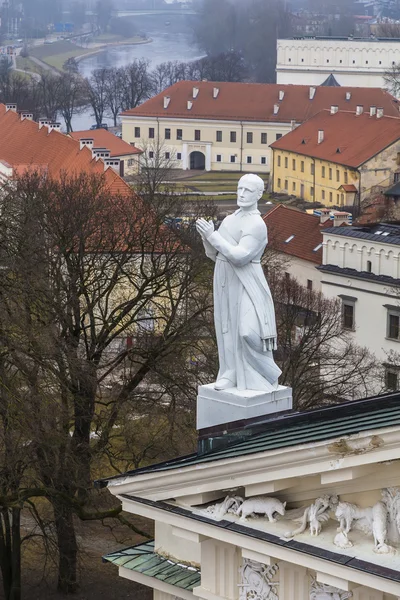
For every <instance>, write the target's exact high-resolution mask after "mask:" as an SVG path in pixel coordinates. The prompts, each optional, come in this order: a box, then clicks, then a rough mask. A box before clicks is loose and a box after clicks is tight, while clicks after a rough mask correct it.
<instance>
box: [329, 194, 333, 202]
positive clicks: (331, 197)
mask: <svg viewBox="0 0 400 600" xmlns="http://www.w3.org/2000/svg"><path fill="white" fill-rule="evenodd" d="M329 202H333V194H332V192H329Z"/></svg>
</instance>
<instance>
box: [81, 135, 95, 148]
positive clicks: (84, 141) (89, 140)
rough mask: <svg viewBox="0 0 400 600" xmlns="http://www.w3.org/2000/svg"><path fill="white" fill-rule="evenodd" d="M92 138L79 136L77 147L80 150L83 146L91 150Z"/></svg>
mask: <svg viewBox="0 0 400 600" xmlns="http://www.w3.org/2000/svg"><path fill="white" fill-rule="evenodd" d="M93 144H94V139H93V138H81V139H80V140H79V148H80V150H82V149H83V148H84V147H85V146H87V147H88V148H89V150H91V149H92V148H93Z"/></svg>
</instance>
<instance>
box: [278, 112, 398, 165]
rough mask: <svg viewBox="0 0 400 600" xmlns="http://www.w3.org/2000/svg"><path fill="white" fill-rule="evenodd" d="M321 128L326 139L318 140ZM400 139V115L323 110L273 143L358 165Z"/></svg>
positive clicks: (296, 150)
mask: <svg viewBox="0 0 400 600" xmlns="http://www.w3.org/2000/svg"><path fill="white" fill-rule="evenodd" d="M318 131H323V141H322V142H321V143H318ZM398 139H400V118H399V117H388V116H383V117H381V118H379V119H378V118H377V117H376V116H373V117H370V116H369V113H365V112H364V113H363V114H361V115H356V113H355V112H349V111H339V112H337V113H336V114H331V113H330V111H329V110H323V111H321V112H320V113H318V114H317V115H315V116H314V117H311V119H309V120H308V121H306V122H305V123H303V124H302V125H299V127H296V129H294V130H293V131H290V132H289V133H287V134H286V135H284V136H283V137H282V138H281V139H280V140H277V141H276V142H274V143H273V144H271V148H273V149H276V150H287V151H289V152H296V153H297V154H304V156H311V157H313V158H318V159H321V160H326V161H330V162H333V163H338V164H341V165H345V166H349V167H353V168H357V167H359V166H360V165H362V164H363V163H365V162H366V161H367V160H368V159H370V158H372V157H373V156H375V155H376V154H378V153H379V152H381V151H382V150H384V149H385V148H387V147H388V146H390V145H391V144H393V143H394V142H396V140H398Z"/></svg>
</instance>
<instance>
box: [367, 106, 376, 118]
mask: <svg viewBox="0 0 400 600" xmlns="http://www.w3.org/2000/svg"><path fill="white" fill-rule="evenodd" d="M375 115H376V106H370V107H369V116H370V117H374V116H375Z"/></svg>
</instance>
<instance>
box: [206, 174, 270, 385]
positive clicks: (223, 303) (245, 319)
mask: <svg viewBox="0 0 400 600" xmlns="http://www.w3.org/2000/svg"><path fill="white" fill-rule="evenodd" d="M263 191H264V182H263V180H262V179H261V178H260V177H258V176H257V175H245V176H244V177H242V178H241V179H240V181H239V185H238V194H237V204H238V206H239V209H238V210H237V211H236V212H235V213H233V214H232V215H228V216H227V217H226V218H225V219H224V220H223V221H222V224H221V226H220V227H219V229H218V231H215V230H214V224H213V223H212V222H211V221H206V220H205V219H199V220H198V221H197V223H196V228H197V231H198V232H199V233H200V235H201V237H202V240H203V244H204V247H205V251H206V254H207V256H208V257H209V258H211V260H213V261H215V270H214V321H215V328H216V333H217V343H218V355H219V373H218V377H217V381H216V383H215V386H214V387H215V389H216V390H227V389H231V388H237V390H238V391H243V390H256V391H263V392H272V391H275V390H276V389H277V387H278V378H279V375H280V374H281V371H280V369H279V367H278V366H277V365H276V364H275V362H274V359H273V355H272V351H273V350H275V349H276V322H275V310H274V304H273V300H272V296H271V292H270V289H269V286H268V283H267V281H266V279H265V276H264V272H263V269H262V266H261V257H262V255H263V252H264V250H265V247H266V245H267V242H268V236H267V227H266V225H265V223H264V221H263V219H262V218H261V215H260V212H259V211H258V209H257V203H258V200H260V198H261V196H262V195H263Z"/></svg>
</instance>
